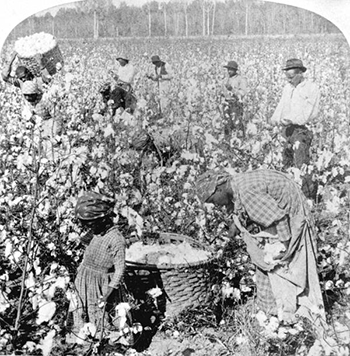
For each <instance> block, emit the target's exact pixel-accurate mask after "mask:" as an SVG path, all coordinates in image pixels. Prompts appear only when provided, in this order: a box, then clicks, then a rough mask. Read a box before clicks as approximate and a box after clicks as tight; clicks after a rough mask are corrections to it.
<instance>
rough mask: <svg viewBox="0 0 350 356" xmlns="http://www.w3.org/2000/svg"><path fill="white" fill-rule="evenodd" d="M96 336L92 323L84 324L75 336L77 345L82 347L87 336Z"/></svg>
mask: <svg viewBox="0 0 350 356" xmlns="http://www.w3.org/2000/svg"><path fill="white" fill-rule="evenodd" d="M95 334H96V326H95V324H93V323H86V324H84V326H83V327H82V328H81V329H80V330H79V334H78V336H77V340H76V341H77V344H79V345H82V344H83V343H84V341H85V340H86V338H87V337H88V336H94V335H95Z"/></svg>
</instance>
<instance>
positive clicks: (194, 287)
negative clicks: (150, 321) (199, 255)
mask: <svg viewBox="0 0 350 356" xmlns="http://www.w3.org/2000/svg"><path fill="white" fill-rule="evenodd" d="M158 241H159V242H161V243H173V244H179V243H181V242H183V241H187V242H188V243H190V244H191V245H192V246H193V247H196V248H199V249H202V250H206V251H211V248H210V247H208V246H205V245H204V244H202V243H200V242H198V241H195V240H193V239H191V238H190V237H188V236H185V235H179V234H174V233H160V237H159V240H158ZM213 262H214V257H212V258H208V259H206V260H203V261H198V262H192V263H191V262H190V263H186V264H167V265H164V264H161V265H151V264H145V263H137V262H133V261H127V262H126V273H125V281H126V285H127V287H128V289H129V291H130V292H131V293H132V294H134V295H135V296H136V297H140V298H141V299H142V295H144V294H145V292H146V291H147V290H149V289H151V288H155V287H159V288H160V289H162V291H163V294H162V296H161V297H160V298H158V308H159V310H160V311H161V312H164V313H165V315H166V316H167V317H174V316H176V315H178V314H179V313H180V312H181V311H182V310H184V309H185V308H187V307H190V306H197V305H199V304H202V303H204V302H205V300H206V298H207V296H208V292H209V267H210V265H211V264H212V263H213Z"/></svg>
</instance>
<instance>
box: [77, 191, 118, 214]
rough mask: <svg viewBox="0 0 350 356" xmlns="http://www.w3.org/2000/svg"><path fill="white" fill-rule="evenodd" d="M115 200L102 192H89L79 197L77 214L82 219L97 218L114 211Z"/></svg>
mask: <svg viewBox="0 0 350 356" xmlns="http://www.w3.org/2000/svg"><path fill="white" fill-rule="evenodd" d="M114 205H115V201H114V200H113V199H111V198H108V197H106V196H104V195H102V194H98V193H94V192H89V193H86V194H84V195H83V196H81V197H79V198H78V201H77V205H76V206H75V215H76V217H77V218H79V219H81V220H96V219H98V218H102V217H105V216H108V215H110V214H111V213H112V212H113V208H114Z"/></svg>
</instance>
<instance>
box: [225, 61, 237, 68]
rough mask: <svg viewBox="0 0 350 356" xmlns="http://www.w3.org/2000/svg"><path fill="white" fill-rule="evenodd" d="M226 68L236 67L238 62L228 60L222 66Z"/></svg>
mask: <svg viewBox="0 0 350 356" xmlns="http://www.w3.org/2000/svg"><path fill="white" fill-rule="evenodd" d="M224 68H227V69H238V64H237V62H235V61H228V62H227V64H226V65H225V66H224Z"/></svg>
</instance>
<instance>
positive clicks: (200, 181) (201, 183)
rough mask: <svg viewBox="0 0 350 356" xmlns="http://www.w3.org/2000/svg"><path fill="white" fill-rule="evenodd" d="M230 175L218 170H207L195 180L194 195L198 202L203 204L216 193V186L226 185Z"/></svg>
mask: <svg viewBox="0 0 350 356" xmlns="http://www.w3.org/2000/svg"><path fill="white" fill-rule="evenodd" d="M230 177H231V174H230V173H228V172H226V171H223V170H220V171H214V170H209V171H207V172H205V173H203V174H202V175H200V176H199V177H198V178H197V181H196V193H197V196H198V198H199V199H200V201H202V202H203V203H205V202H206V201H207V200H208V199H209V198H210V197H211V196H212V195H213V194H214V193H215V191H216V188H217V186H218V185H221V184H223V183H226V182H227V181H228V180H229V179H230Z"/></svg>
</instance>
